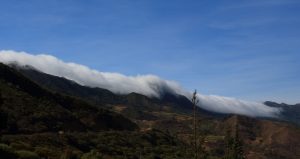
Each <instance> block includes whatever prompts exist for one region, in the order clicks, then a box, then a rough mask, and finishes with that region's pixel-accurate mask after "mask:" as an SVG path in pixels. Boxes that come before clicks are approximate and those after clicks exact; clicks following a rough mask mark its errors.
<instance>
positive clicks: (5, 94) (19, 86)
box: [0, 63, 138, 133]
mask: <svg viewBox="0 0 300 159" xmlns="http://www.w3.org/2000/svg"><path fill="white" fill-rule="evenodd" d="M0 110H1V114H0V115H1V117H0V118H1V122H2V123H1V133H36V132H58V131H79V132H84V131H102V130H135V129H137V128H138V127H137V125H136V124H135V123H133V122H131V121H130V120H128V119H127V118H125V117H123V116H122V115H120V114H117V113H114V112H112V111H109V110H106V109H102V108H99V107H94V106H92V105H90V104H88V103H86V102H84V101H82V100H80V99H76V98H74V97H71V96H66V95H61V94H60V93H52V92H49V91H47V90H45V89H44V88H41V87H40V86H39V85H37V84H36V83H34V82H32V81H31V80H29V79H27V78H26V77H24V76H23V75H22V74H20V73H19V72H17V71H15V70H14V69H12V68H10V67H8V66H6V65H3V64H1V63H0Z"/></svg>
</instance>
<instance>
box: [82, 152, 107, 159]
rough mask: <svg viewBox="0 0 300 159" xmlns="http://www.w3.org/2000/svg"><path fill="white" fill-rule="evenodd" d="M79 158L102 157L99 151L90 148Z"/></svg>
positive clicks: (100, 158) (98, 158)
mask: <svg viewBox="0 0 300 159" xmlns="http://www.w3.org/2000/svg"><path fill="white" fill-rule="evenodd" d="M81 159H102V155H101V154H100V153H99V152H97V151H95V150H92V151H90V152H88V153H85V154H83V155H82V157H81Z"/></svg>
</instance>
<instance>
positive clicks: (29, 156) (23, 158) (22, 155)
mask: <svg viewBox="0 0 300 159" xmlns="http://www.w3.org/2000/svg"><path fill="white" fill-rule="evenodd" d="M16 153H17V155H18V157H19V159H39V158H40V157H39V155H38V154H36V153H34V152H31V151H26V150H21V151H17V152H16Z"/></svg>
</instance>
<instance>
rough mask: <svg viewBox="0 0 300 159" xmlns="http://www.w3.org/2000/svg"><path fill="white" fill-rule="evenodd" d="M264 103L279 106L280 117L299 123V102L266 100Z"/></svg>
mask: <svg viewBox="0 0 300 159" xmlns="http://www.w3.org/2000/svg"><path fill="white" fill-rule="evenodd" d="M264 104H265V105H268V106H270V107H276V108H281V109H282V112H281V114H280V118H281V119H283V120H286V121H289V122H292V123H295V124H298V125H300V104H295V105H288V104H285V103H281V104H279V103H276V102H271V101H266V102H265V103H264Z"/></svg>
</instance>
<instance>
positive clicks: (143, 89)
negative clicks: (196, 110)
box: [0, 50, 280, 117]
mask: <svg viewBox="0 0 300 159" xmlns="http://www.w3.org/2000/svg"><path fill="white" fill-rule="evenodd" d="M0 62H2V63H4V64H12V63H16V64H18V65H19V66H28V65H29V66H32V67H34V68H36V69H38V70H40V71H42V72H44V73H47V74H51V75H55V76H59V77H64V78H67V79H70V80H73V81H75V82H77V83H79V84H81V85H85V86H89V87H100V88H105V89H108V90H110V91H112V92H114V93H117V94H129V93H131V92H136V93H140V94H143V95H146V96H149V97H160V96H161V95H162V94H164V93H174V94H180V95H184V96H186V97H188V98H189V99H190V98H191V95H192V93H191V92H189V91H187V90H184V89H183V88H182V87H181V86H180V85H179V84H178V83H176V82H174V81H169V80H164V79H161V78H159V77H158V76H155V75H137V76H125V75H122V74H120V73H111V72H100V71H97V70H93V69H90V68H88V67H86V66H83V65H80V64H76V63H68V62H64V61H62V60H60V59H58V58H56V57H54V56H51V55H46V54H40V55H32V54H29V53H26V52H16V51H11V50H2V51H0ZM198 98H199V104H198V105H199V107H201V108H203V109H206V110H209V111H214V112H218V113H233V114H241V115H247V116H254V117H276V116H277V115H278V114H279V113H280V109H278V108H273V107H269V106H266V105H264V104H262V103H256V102H248V101H243V100H238V99H235V98H229V97H222V96H215V95H202V94H198Z"/></svg>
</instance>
